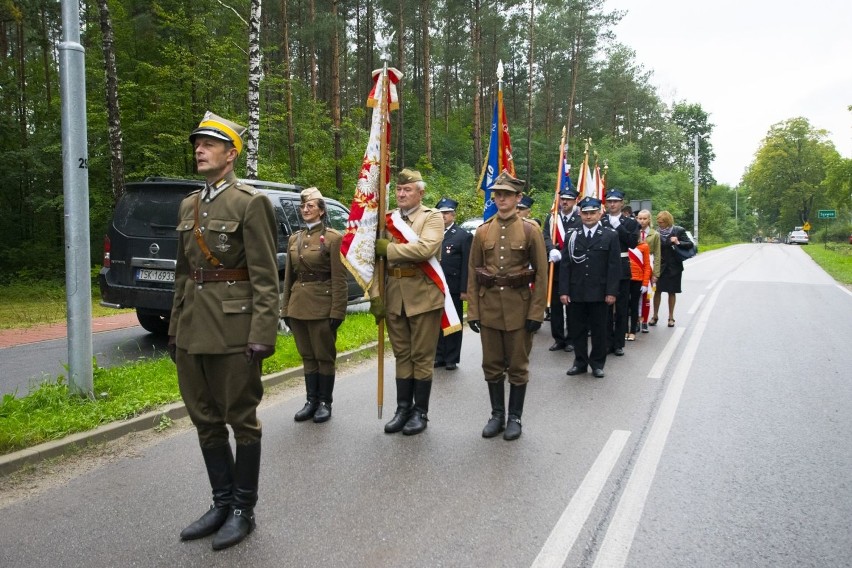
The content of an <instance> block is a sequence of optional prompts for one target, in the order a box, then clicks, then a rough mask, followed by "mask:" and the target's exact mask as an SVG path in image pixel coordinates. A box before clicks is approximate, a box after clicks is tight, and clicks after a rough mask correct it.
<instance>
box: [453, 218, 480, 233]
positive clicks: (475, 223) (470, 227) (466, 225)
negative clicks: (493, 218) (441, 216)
mask: <svg viewBox="0 0 852 568" xmlns="http://www.w3.org/2000/svg"><path fill="white" fill-rule="evenodd" d="M484 222H485V221H483V220H482V217H473V218H472V219H468V220H467V221H463V222H462V223H461V224H460V225H459V227H461V228H462V229H464V230H465V231H467V232H468V233H471V234H473V233H475V232H476V228H477V227H479V226H480V225H481V224H483V223H484Z"/></svg>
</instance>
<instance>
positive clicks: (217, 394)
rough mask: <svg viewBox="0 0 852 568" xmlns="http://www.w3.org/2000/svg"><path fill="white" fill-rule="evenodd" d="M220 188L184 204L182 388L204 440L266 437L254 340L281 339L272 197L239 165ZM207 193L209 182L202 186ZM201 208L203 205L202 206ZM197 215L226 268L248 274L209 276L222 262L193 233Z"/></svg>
mask: <svg viewBox="0 0 852 568" xmlns="http://www.w3.org/2000/svg"><path fill="white" fill-rule="evenodd" d="M209 189H212V193H211V197H207V196H206V195H205V198H202V195H201V192H194V193H191V194H190V195H189V196H187V197H186V198H185V199H184V200H183V202H182V203H181V206H180V217H179V221H180V222H179V224H178V227H177V231H178V250H177V264H176V268H175V297H174V303H173V307H172V314H171V322H170V324H169V335H171V336H174V337H175V341H176V345H177V352H176V364H177V371H178V382H179V385H180V390H181V396H182V397H183V399H184V402H185V403H186V406H187V410H188V412H189V415H190V417H191V418H192V421H193V423H194V424H195V426H196V428H197V430H198V436H199V440H200V442H201V446H202V447H217V446H221V445H223V444H225V443H227V441H228V430H227V428H226V427H225V424H229V425H231V427H232V428H233V430H234V436H235V438H236V440H237V443H238V444H252V443H254V442H256V441H258V440H259V439H260V435H261V426H260V422H259V420H257V416H256V409H257V405H258V403H259V402H260V399H261V397H262V395H263V386H262V383H261V381H260V376H261V369H260V363H259V362H255V363H253V364H249V363H247V361H246V356H245V354H244V351H245V348H246V345H247V344H248V343H258V344H262V345H275V338H276V335H277V330H278V312H279V305H278V266H277V261H276V258H275V251H276V244H275V243H276V229H275V217H274V214H273V210H272V204H271V203H270V202H269V199H268V198H267V197H266V196H265V195H264V194H262V193H260V192H258V191H257V190H256V189H254V188H253V187H251V186H248V185H245V184H242V183H240V182H238V181H237V179H236V176H235V175H234V174H233V172H229V173H228V174H227V175H226V176H225V178H224V179H223V180H222V182H220V183H219V184H217V186H216V187H215V188H209ZM202 191H204V192H205V193H206V192H207V191H208V188H205V190H202ZM196 212H197V213H196ZM196 215H197V219H198V225H199V228H200V230H201V231H202V235H203V240H204V243H205V244H206V246H207V247H208V249H209V251H210V253H212V255H213V256H214V257H215V258H217V259H218V260H219V261H220V262H221V268H224V269H247V270H248V278H247V279H244V280H234V281H223V282H219V281H210V280H208V281H204V274H205V272H199V271H198V269H202V270H203V271H206V272H207V273H208V274H209V273H210V272H212V271H215V270H216V267H215V266H214V265H213V264H212V263H211V262H210V261H208V260H207V258H206V255H205V254H204V252H203V251H202V249H201V247H200V246H199V244H198V242H197V241H196V237H195V235H194V234H193V228H194V227H195V220H196Z"/></svg>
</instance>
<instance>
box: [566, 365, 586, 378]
mask: <svg viewBox="0 0 852 568" xmlns="http://www.w3.org/2000/svg"><path fill="white" fill-rule="evenodd" d="M585 372H587V369H586V368H585V367H580V366H579V365H574V366H573V367H571V368H570V369H568V371H566V372H565V374H566V375H569V376H574V375H579V374H581V373H585Z"/></svg>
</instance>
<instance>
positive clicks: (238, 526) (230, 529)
mask: <svg viewBox="0 0 852 568" xmlns="http://www.w3.org/2000/svg"><path fill="white" fill-rule="evenodd" d="M254 527H255V522H254V510H253V509H234V510H233V511H231V514H230V515H229V516H228V518H227V520H225V524H224V525H222V528H220V529H219V532H217V533H216V536H214V537H213V550H222V549H224V548H228V547H230V546H234V545H235V544H237V543H239V542H242V541H243V540H244V539H245V538H246V537H247V536H248V535H249V533H250V532H251V531H253V530H254Z"/></svg>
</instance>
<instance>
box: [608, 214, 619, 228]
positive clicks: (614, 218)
mask: <svg viewBox="0 0 852 568" xmlns="http://www.w3.org/2000/svg"><path fill="white" fill-rule="evenodd" d="M609 224H610V226H611V227H612V228H613V229H617V228H618V226H619V225H621V215H610V216H609Z"/></svg>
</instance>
